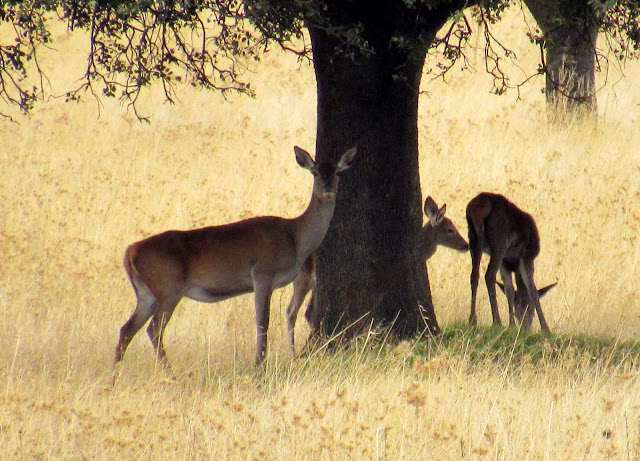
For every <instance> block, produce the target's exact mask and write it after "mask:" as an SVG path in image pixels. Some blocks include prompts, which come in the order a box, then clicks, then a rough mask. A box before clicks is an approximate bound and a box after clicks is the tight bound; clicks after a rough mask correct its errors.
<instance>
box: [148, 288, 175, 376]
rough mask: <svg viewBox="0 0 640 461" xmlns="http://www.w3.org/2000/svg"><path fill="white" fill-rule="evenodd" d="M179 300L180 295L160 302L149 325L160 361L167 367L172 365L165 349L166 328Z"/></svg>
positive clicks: (150, 337) (149, 332)
mask: <svg viewBox="0 0 640 461" xmlns="http://www.w3.org/2000/svg"><path fill="white" fill-rule="evenodd" d="M179 301H180V298H179V297H178V298H168V299H165V300H163V301H162V302H158V305H157V307H156V310H155V312H154V314H153V317H152V318H151V322H149V326H148V327H147V334H148V335H149V339H150V340H151V344H152V345H153V349H154V350H155V351H156V355H157V357H158V361H159V362H160V363H162V365H163V366H165V367H166V368H167V369H170V368H171V367H170V366H169V360H167V353H166V351H165V350H164V330H165V328H166V327H167V323H169V320H170V319H171V316H172V315H173V311H174V309H175V308H176V305H177V304H178V302H179Z"/></svg>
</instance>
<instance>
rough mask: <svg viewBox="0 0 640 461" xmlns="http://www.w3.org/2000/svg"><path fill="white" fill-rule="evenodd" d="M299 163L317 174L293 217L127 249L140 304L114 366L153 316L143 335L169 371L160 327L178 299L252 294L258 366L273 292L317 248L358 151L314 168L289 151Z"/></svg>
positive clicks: (157, 238)
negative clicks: (306, 198) (342, 177)
mask: <svg viewBox="0 0 640 461" xmlns="http://www.w3.org/2000/svg"><path fill="white" fill-rule="evenodd" d="M294 151H295V155H296V160H297V162H298V164H299V165H300V166H301V167H302V168H305V169H307V170H309V171H310V172H311V173H312V174H313V175H314V180H313V192H312V195H311V201H310V203H309V206H308V207H307V209H306V211H305V212H304V213H302V215H300V216H298V217H297V218H293V219H285V218H279V217H275V216H262V217H256V218H251V219H246V220H244V221H240V222H236V223H232V224H227V225H222V226H214V227H205V228H203V229H196V230H188V231H168V232H164V233H162V234H158V235H154V236H152V237H149V238H146V239H144V240H141V241H139V242H136V243H134V244H132V245H131V246H129V248H127V251H126V253H125V257H124V267H125V269H126V271H127V275H128V276H129V280H130V281H131V284H132V285H133V289H134V291H135V293H136V296H137V299H138V304H137V307H136V309H135V311H134V312H133V315H131V317H130V318H129V320H128V321H127V322H126V323H125V324H124V325H123V326H122V328H121V329H120V341H119V343H118V346H117V348H116V357H115V361H116V363H118V362H119V361H120V360H122V357H123V355H124V352H125V350H126V349H127V346H128V345H129V343H130V342H131V339H132V338H133V337H134V335H135V334H136V333H137V332H138V331H139V330H140V328H142V326H143V325H144V324H145V323H146V322H147V320H149V318H151V322H150V323H149V327H148V328H147V333H148V334H149V338H150V339H151V343H152V344H153V347H154V349H155V351H156V354H157V356H158V359H159V360H160V361H161V362H162V363H163V364H164V365H166V366H167V367H168V366H169V363H168V360H167V355H166V353H165V350H164V346H163V336H164V330H165V327H166V326H167V323H168V322H169V319H170V318H171V314H173V311H174V309H175V307H176V305H177V304H178V302H179V301H180V299H182V298H183V297H187V298H190V299H194V300H196V301H200V302H208V303H214V302H218V301H222V300H225V299H228V298H232V297H234V296H238V295H241V294H245V293H251V292H253V293H254V296H255V311H256V329H257V352H256V357H255V363H256V365H257V364H260V363H261V362H262V361H263V360H264V358H265V355H266V351H267V330H268V328H269V308H270V302H271V293H272V292H273V290H274V289H275V288H280V287H283V286H285V285H287V284H289V283H291V281H292V280H293V279H294V278H295V277H296V275H297V274H298V273H299V272H300V268H301V267H302V264H303V263H304V262H305V261H306V259H307V257H308V256H309V255H310V254H311V253H313V252H314V251H315V250H316V249H317V248H318V247H319V246H320V244H321V243H322V240H323V239H324V236H325V234H326V233H327V229H328V227H329V222H330V221H331V217H332V216H333V211H334V208H335V203H336V202H335V200H336V193H337V190H338V175H339V174H340V173H341V172H342V171H344V170H346V169H347V168H349V166H350V165H351V163H352V162H353V159H354V156H355V154H356V149H355V147H354V148H352V149H350V150H348V151H346V152H345V153H344V154H343V155H342V157H341V159H340V161H339V162H338V163H337V164H332V163H325V162H323V163H316V162H314V161H313V159H312V158H311V156H310V155H309V153H308V152H306V151H305V150H303V149H301V148H299V147H297V146H296V147H294Z"/></svg>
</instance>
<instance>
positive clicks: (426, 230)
mask: <svg viewBox="0 0 640 461" xmlns="http://www.w3.org/2000/svg"><path fill="white" fill-rule="evenodd" d="M446 211H447V205H446V204H445V205H442V208H438V205H436V202H435V201H434V200H433V199H432V198H431V197H427V199H426V200H425V201H424V213H425V215H427V217H428V218H429V221H428V222H427V223H426V224H425V225H424V227H423V228H422V230H421V233H420V244H421V245H422V250H421V251H422V255H423V258H424V260H425V261H427V260H428V259H429V258H431V256H433V255H434V254H435V252H436V250H437V248H438V245H442V246H445V247H447V248H451V249H454V250H458V251H467V250H468V249H469V244H468V243H467V241H466V240H465V239H464V237H462V235H460V233H459V232H458V229H456V226H455V225H454V224H453V222H451V220H450V219H449V218H445V217H444V214H445V212H446ZM315 286H316V255H315V253H312V254H310V255H309V257H308V258H307V260H306V261H305V262H304V264H303V265H302V270H301V271H300V273H299V274H298V275H297V277H296V278H295V279H294V281H293V296H292V297H291V300H290V301H289V306H288V307H287V329H288V333H289V349H290V350H291V354H292V355H293V356H295V337H294V336H295V327H296V319H297V317H298V311H299V310H300V306H302V303H303V302H304V298H305V297H306V296H307V293H309V291H311V297H310V298H309V303H308V304H307V310H306V312H305V318H306V319H307V323H309V325H311V321H310V320H311V315H312V313H313V306H314V304H313V300H314V293H313V289H314V288H315Z"/></svg>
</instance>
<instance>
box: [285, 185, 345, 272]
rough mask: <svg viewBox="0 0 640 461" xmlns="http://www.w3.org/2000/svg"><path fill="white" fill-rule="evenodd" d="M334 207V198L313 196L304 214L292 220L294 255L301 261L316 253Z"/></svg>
mask: <svg viewBox="0 0 640 461" xmlns="http://www.w3.org/2000/svg"><path fill="white" fill-rule="evenodd" d="M335 206H336V202H335V198H321V197H318V196H316V195H315V194H313V196H312V197H311V201H310V202H309V206H308V207H307V209H306V210H305V212H304V213H302V214H301V215H300V216H298V217H297V218H294V219H293V225H294V229H295V235H296V250H297V251H296V253H297V255H298V258H299V259H300V260H301V261H304V260H305V259H306V258H307V256H309V255H310V254H311V253H313V252H314V251H316V250H317V249H318V247H319V246H320V244H321V243H322V240H323V239H324V236H325V235H326V234H327V230H328V229H329V223H330V222H331V218H332V217H333V210H334V209H335Z"/></svg>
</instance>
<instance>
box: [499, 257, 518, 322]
mask: <svg viewBox="0 0 640 461" xmlns="http://www.w3.org/2000/svg"><path fill="white" fill-rule="evenodd" d="M500 277H502V283H503V284H504V294H505V295H506V297H507V304H509V326H510V327H512V326H514V325H515V318H514V317H515V314H516V305H515V298H516V293H515V290H514V289H513V280H512V279H511V272H509V270H507V269H506V268H505V267H504V266H500Z"/></svg>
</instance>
